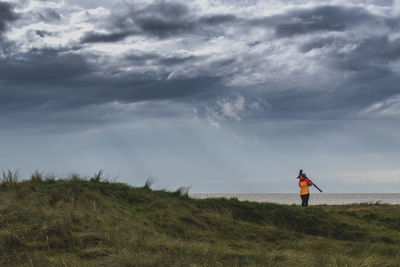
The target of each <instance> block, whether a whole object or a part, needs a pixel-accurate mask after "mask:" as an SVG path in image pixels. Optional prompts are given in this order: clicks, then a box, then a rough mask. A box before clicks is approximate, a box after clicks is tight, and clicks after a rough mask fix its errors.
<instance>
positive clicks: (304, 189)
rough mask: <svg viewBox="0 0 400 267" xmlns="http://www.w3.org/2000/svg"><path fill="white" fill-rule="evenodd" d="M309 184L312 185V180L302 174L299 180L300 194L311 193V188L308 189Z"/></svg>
mask: <svg viewBox="0 0 400 267" xmlns="http://www.w3.org/2000/svg"><path fill="white" fill-rule="evenodd" d="M309 186H312V182H311V181H310V180H309V179H307V178H305V177H303V176H301V177H300V180H299V187H300V195H307V194H310V190H308V187H309Z"/></svg>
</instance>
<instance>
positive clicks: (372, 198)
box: [189, 193, 400, 205]
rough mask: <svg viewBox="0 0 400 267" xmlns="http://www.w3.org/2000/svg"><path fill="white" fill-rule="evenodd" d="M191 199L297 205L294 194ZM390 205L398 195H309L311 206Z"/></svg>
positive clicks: (399, 202)
mask: <svg viewBox="0 0 400 267" xmlns="http://www.w3.org/2000/svg"><path fill="white" fill-rule="evenodd" d="M189 196H190V197H193V198H199V199H204V198H218V197H223V198H237V199H238V200H241V201H255V202H269V203H276V204H288V205H291V204H299V202H300V199H299V195H298V194H296V193H189ZM361 203H368V204H375V203H380V204H391V205H400V193H323V194H321V193H311V197H310V204H311V205H350V204H361Z"/></svg>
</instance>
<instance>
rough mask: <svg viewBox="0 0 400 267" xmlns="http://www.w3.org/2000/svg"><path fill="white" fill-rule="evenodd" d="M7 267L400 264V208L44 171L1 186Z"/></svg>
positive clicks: (0, 256)
mask: <svg viewBox="0 0 400 267" xmlns="http://www.w3.org/2000/svg"><path fill="white" fill-rule="evenodd" d="M0 265H6V266H399V265H400V206H399V205H382V204H359V205H344V206H318V207H301V206H295V205H292V206H289V205H277V204H270V203H255V202H246V201H238V200H237V199H223V198H216V199H192V198H190V197H189V196H188V194H187V189H186V188H180V189H178V190H177V191H175V192H168V191H166V190H152V189H151V181H150V180H149V181H148V182H146V184H145V186H143V187H132V186H129V185H126V184H123V183H117V182H108V181H106V180H104V179H102V176H101V173H98V174H96V175H95V176H94V177H92V178H90V179H83V178H82V177H80V176H79V175H77V174H72V175H71V176H70V177H68V178H66V179H55V177H54V176H51V175H50V176H47V177H45V176H44V175H42V174H41V173H38V172H36V173H34V174H33V175H32V177H31V179H30V180H24V181H19V174H18V173H17V172H11V171H9V172H6V173H3V179H2V182H1V184H0Z"/></svg>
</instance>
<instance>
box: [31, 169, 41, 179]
mask: <svg viewBox="0 0 400 267" xmlns="http://www.w3.org/2000/svg"><path fill="white" fill-rule="evenodd" d="M31 180H32V181H33V182H41V181H42V180H43V175H42V173H41V172H39V171H38V170H36V171H35V172H34V173H33V174H32V175H31Z"/></svg>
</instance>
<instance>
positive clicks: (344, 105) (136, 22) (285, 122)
mask: <svg viewBox="0 0 400 267" xmlns="http://www.w3.org/2000/svg"><path fill="white" fill-rule="evenodd" d="M399 132H400V1H391V0H388V1H386V0H364V1H361V0H360V1H351V0H350V1H349V0H337V1H335V0H333V1H301V0H299V1H294V0H293V1H287V0H273V1H261V0H197V1H147V0H140V1H131V0H121V1H119V0H113V1H110V0H107V1H105V0H79V1H78V0H40V1H35V0H18V1H11V0H10V1H0V168H2V169H3V170H6V169H7V168H10V169H19V170H20V171H21V172H22V174H23V175H24V176H25V177H28V176H29V175H30V174H31V173H32V172H33V171H34V170H36V169H38V170H40V171H43V172H54V173H56V174H58V175H60V176H63V175H64V176H65V175H66V174H68V173H69V172H78V173H80V174H83V175H92V174H93V173H94V172H95V171H97V170H99V169H103V170H104V171H105V173H106V174H107V175H109V177H114V178H116V179H117V180H118V181H123V182H128V183H130V184H132V185H143V183H144V181H145V179H146V178H147V177H153V178H154V179H155V180H156V184H155V188H166V189H170V190H174V189H176V188H177V187H180V186H192V187H191V191H192V192H297V191H298V185H297V181H296V176H297V173H298V170H299V169H300V168H302V169H304V170H305V172H306V173H307V174H308V175H309V176H310V177H311V178H312V179H313V180H314V182H316V183H317V184H318V185H319V187H321V188H322V189H325V191H326V192H400V164H399V162H400V137H399Z"/></svg>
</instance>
